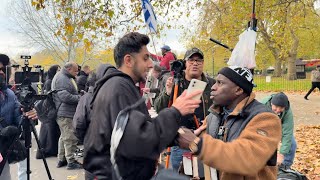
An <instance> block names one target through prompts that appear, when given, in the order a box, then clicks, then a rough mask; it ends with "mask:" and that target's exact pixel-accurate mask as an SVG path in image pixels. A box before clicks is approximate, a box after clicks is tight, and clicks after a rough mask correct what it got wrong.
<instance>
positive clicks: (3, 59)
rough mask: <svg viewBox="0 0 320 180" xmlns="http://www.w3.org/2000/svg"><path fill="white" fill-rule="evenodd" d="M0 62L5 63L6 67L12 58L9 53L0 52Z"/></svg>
mask: <svg viewBox="0 0 320 180" xmlns="http://www.w3.org/2000/svg"><path fill="white" fill-rule="evenodd" d="M0 62H1V63H2V64H3V67H5V66H7V65H9V64H10V59H9V57H8V56H7V55H5V54H0Z"/></svg>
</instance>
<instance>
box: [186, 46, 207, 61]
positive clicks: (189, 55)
mask: <svg viewBox="0 0 320 180" xmlns="http://www.w3.org/2000/svg"><path fill="white" fill-rule="evenodd" d="M194 54H199V55H200V56H201V58H202V59H203V58H204V55H203V52H202V51H201V50H200V49H198V48H196V47H194V48H191V49H189V50H187V52H186V54H185V55H184V58H183V59H184V60H188V59H189V58H190V57H191V56H192V55H194Z"/></svg>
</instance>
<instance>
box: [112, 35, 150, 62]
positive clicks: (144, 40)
mask: <svg viewBox="0 0 320 180" xmlns="http://www.w3.org/2000/svg"><path fill="white" fill-rule="evenodd" d="M149 42H150V39H149V37H148V36H147V35H144V34H140V33H138V32H131V33H128V34H126V35H124V36H123V37H122V38H121V39H120V40H119V42H118V44H117V45H116V46H115V48H114V61H115V63H116V66H117V67H118V68H119V67H121V66H122V64H123V58H124V56H125V55H127V54H130V53H139V52H140V50H141V48H142V46H146V45H147V44H148V43H149Z"/></svg>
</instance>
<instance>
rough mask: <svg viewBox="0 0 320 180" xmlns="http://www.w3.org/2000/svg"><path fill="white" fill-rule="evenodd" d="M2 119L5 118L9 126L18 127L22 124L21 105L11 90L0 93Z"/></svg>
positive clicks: (0, 114) (0, 127)
mask: <svg viewBox="0 0 320 180" xmlns="http://www.w3.org/2000/svg"><path fill="white" fill-rule="evenodd" d="M0 117H1V118H4V120H5V121H6V123H7V125H13V126H18V125H19V124H20V122H21V110H20V103H19V101H18V99H17V97H16V95H15V94H14V92H13V91H12V90H11V89H8V88H7V89H6V90H4V91H1V92H0ZM2 128H3V127H2V126H1V125H0V129H2Z"/></svg>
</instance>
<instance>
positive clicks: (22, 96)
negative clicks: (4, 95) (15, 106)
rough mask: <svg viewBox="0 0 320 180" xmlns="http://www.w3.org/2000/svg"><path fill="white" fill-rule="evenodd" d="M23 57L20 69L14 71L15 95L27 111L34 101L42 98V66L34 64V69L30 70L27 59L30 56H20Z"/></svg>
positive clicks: (43, 96)
mask: <svg viewBox="0 0 320 180" xmlns="http://www.w3.org/2000/svg"><path fill="white" fill-rule="evenodd" d="M21 59H24V66H23V67H22V71H17V72H15V85H16V86H17V91H16V94H17V97H18V99H19V101H20V103H21V104H22V105H23V107H24V110H25V111H26V112H27V111H29V110H31V109H32V106H33V105H34V103H35V101H37V100H41V99H44V98H45V97H46V96H45V95H43V90H42V84H43V83H42V79H43V74H44V73H43V68H42V67H41V66H40V65H34V66H33V67H34V68H35V69H36V70H35V71H31V70H32V67H30V66H29V59H31V56H24V55H23V56H21Z"/></svg>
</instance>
